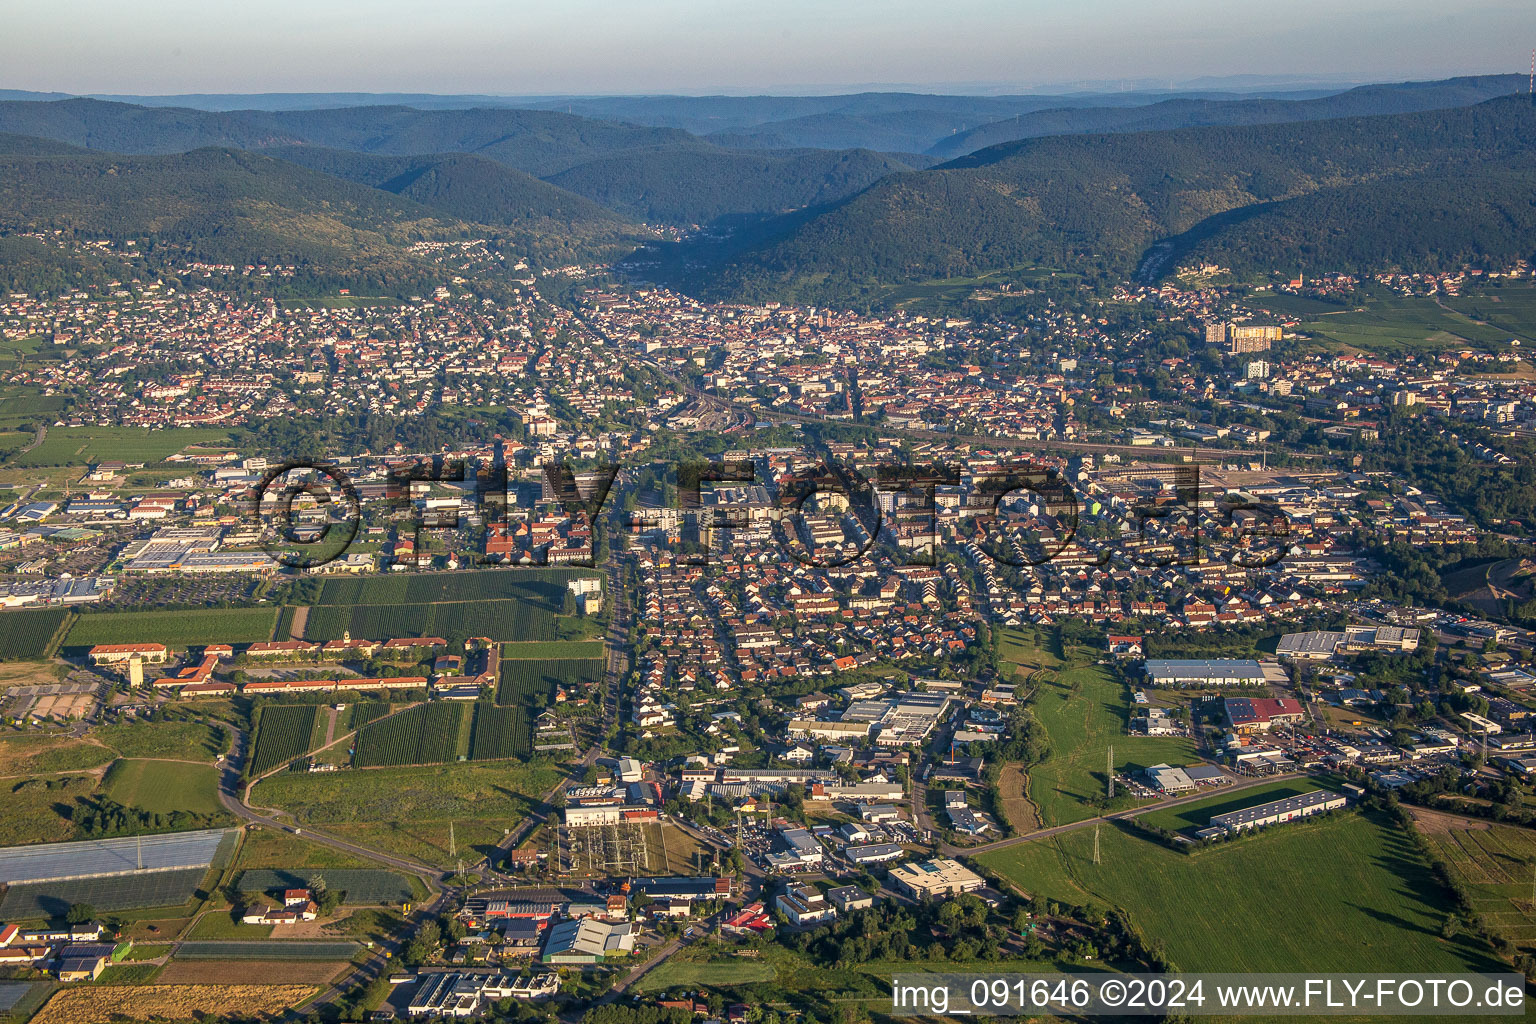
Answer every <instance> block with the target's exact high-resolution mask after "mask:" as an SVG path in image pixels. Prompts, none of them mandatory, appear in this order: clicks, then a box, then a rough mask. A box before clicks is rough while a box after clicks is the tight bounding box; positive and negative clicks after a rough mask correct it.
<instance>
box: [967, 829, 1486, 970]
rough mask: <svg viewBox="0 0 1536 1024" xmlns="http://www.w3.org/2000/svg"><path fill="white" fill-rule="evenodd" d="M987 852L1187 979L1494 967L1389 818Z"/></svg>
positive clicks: (1105, 833)
mask: <svg viewBox="0 0 1536 1024" xmlns="http://www.w3.org/2000/svg"><path fill="white" fill-rule="evenodd" d="M1093 836H1094V829H1092V828H1081V829H1077V830H1075V831H1072V832H1069V833H1065V834H1063V835H1061V836H1057V837H1055V838H1054V839H1049V840H1040V841H1037V842H1032V843H1024V844H1021V845H1018V846H1014V847H1010V848H1008V849H1005V850H999V851H996V852H993V853H989V854H984V855H982V856H981V857H980V858H978V859H979V860H980V862H981V863H982V864H984V865H986V866H987V867H989V868H991V869H993V870H995V871H997V872H999V873H1001V874H1003V875H1005V876H1006V877H1008V878H1009V879H1010V880H1012V881H1013V882H1014V883H1016V884H1017V885H1019V886H1020V887H1021V888H1023V889H1024V890H1025V891H1027V892H1030V893H1038V894H1041V895H1044V896H1046V897H1047V898H1053V899H1060V900H1065V901H1068V902H1071V903H1075V904H1081V903H1086V902H1090V901H1092V902H1096V903H1098V904H1100V905H1112V906H1118V907H1121V908H1123V909H1124V910H1125V911H1126V913H1127V914H1129V915H1130V917H1131V919H1132V921H1133V922H1134V923H1135V924H1136V925H1137V926H1138V927H1139V928H1140V930H1141V931H1142V933H1143V934H1144V935H1147V936H1149V937H1151V938H1155V939H1158V940H1161V941H1162V942H1163V943H1165V944H1166V945H1167V947H1168V951H1169V954H1170V955H1171V957H1172V959H1173V961H1174V963H1176V964H1177V965H1178V966H1179V967H1180V968H1181V969H1183V970H1187V971H1309V970H1311V971H1361V972H1366V971H1390V972H1410V971H1426V972H1427V971H1494V970H1500V969H1503V968H1502V967H1501V966H1500V965H1499V964H1498V963H1496V962H1495V961H1494V960H1493V959H1492V957H1491V956H1489V955H1488V954H1487V953H1486V952H1485V950H1484V949H1483V947H1482V946H1481V944H1480V943H1479V942H1477V941H1475V940H1473V939H1471V938H1469V937H1466V936H1462V937H1459V938H1457V939H1456V940H1454V941H1452V942H1446V941H1444V940H1442V939H1441V938H1440V934H1439V932H1440V925H1441V923H1442V922H1443V921H1444V919H1445V915H1446V912H1447V911H1448V909H1449V906H1450V904H1449V893H1448V892H1447V891H1446V890H1445V889H1444V887H1443V886H1441V885H1440V884H1439V883H1438V882H1437V881H1436V880H1435V878H1434V876H1433V874H1432V873H1431V871H1430V868H1429V866H1428V864H1427V863H1426V862H1425V860H1424V858H1423V857H1422V856H1421V855H1420V854H1419V853H1418V852H1417V851H1416V850H1415V849H1414V847H1413V845H1412V843H1411V841H1410V839H1409V837H1408V836H1406V835H1404V834H1403V833H1402V832H1401V831H1400V830H1399V829H1397V828H1396V827H1395V826H1394V825H1392V824H1391V823H1390V822H1388V821H1387V820H1386V819H1379V818H1367V817H1362V816H1358V815H1354V814H1351V815H1346V816H1342V817H1335V818H1330V819H1328V820H1319V821H1307V822H1300V823H1294V824H1290V825H1287V826H1285V827H1283V828H1279V829H1275V830H1273V831H1271V832H1269V833H1267V834H1264V835H1262V836H1258V837H1256V838H1253V839H1248V840H1244V841H1241V842H1237V843H1233V844H1230V845H1225V846H1217V847H1213V848H1211V849H1208V850H1203V851H1200V852H1198V853H1195V854H1193V855H1190V854H1183V853H1176V852H1174V851H1173V850H1170V849H1168V848H1166V847H1164V846H1162V845H1160V844H1158V843H1153V842H1149V841H1148V840H1145V839H1142V838H1139V837H1137V836H1134V835H1132V834H1130V833H1128V832H1127V831H1125V830H1122V829H1121V828H1119V827H1116V826H1112V825H1106V826H1104V827H1103V828H1102V829H1101V830H1100V863H1099V864H1097V865H1096V864H1094V863H1093V844H1094V839H1093Z"/></svg>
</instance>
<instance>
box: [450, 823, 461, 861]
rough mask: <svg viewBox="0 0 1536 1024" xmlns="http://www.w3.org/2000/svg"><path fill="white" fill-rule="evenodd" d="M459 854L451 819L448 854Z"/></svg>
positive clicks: (452, 855)
mask: <svg viewBox="0 0 1536 1024" xmlns="http://www.w3.org/2000/svg"><path fill="white" fill-rule="evenodd" d="M458 854H459V848H458V846H457V844H455V842H454V839H453V822H451V821H450V822H449V823H448V856H450V857H457V856H458Z"/></svg>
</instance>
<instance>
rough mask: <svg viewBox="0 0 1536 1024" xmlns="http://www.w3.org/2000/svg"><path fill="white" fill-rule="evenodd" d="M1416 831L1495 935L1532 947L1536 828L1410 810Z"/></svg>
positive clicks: (1535, 932) (1534, 940) (1535, 936)
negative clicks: (1465, 892)
mask: <svg viewBox="0 0 1536 1024" xmlns="http://www.w3.org/2000/svg"><path fill="white" fill-rule="evenodd" d="M1413 810H1414V817H1415V819H1416V820H1417V822H1418V828H1419V834H1420V835H1422V836H1423V837H1424V840H1425V841H1426V842H1427V843H1429V846H1430V848H1431V849H1432V850H1434V852H1435V855H1436V856H1437V857H1439V858H1440V859H1441V860H1443V861H1445V862H1446V863H1447V864H1448V865H1449V866H1450V869H1451V872H1452V873H1453V874H1454V876H1455V877H1456V879H1457V880H1458V881H1459V882H1460V883H1461V884H1462V885H1463V886H1465V887H1466V889H1467V891H1468V893H1469V894H1470V897H1471V901H1472V909H1473V910H1474V911H1475V912H1476V913H1477V915H1478V917H1480V918H1482V919H1483V920H1484V921H1486V922H1487V923H1488V925H1489V926H1490V927H1491V928H1493V929H1494V931H1495V933H1496V934H1498V935H1501V936H1503V937H1504V938H1506V939H1508V940H1509V941H1510V942H1513V943H1515V944H1516V945H1517V946H1519V947H1520V949H1521V950H1523V951H1525V952H1527V953H1530V952H1532V951H1536V902H1533V900H1532V897H1533V895H1536V893H1533V891H1532V890H1533V885H1536V831H1532V830H1531V829H1526V828H1516V827H1515V826H1513V825H1497V824H1493V823H1491V822H1488V821H1483V820H1480V819H1476V818H1471V819H1469V818H1457V817H1454V816H1452V815H1448V814H1441V813H1438V812H1424V811H1421V810H1420V809H1418V808H1414V809H1413Z"/></svg>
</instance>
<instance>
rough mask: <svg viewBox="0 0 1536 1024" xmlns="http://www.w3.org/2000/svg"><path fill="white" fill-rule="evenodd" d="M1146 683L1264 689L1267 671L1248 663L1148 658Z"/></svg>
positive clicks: (1230, 660) (1244, 661) (1255, 664)
mask: <svg viewBox="0 0 1536 1024" xmlns="http://www.w3.org/2000/svg"><path fill="white" fill-rule="evenodd" d="M1146 673H1147V682H1148V683H1149V684H1150V685H1152V686H1262V685H1263V684H1264V669H1263V668H1261V667H1260V666H1259V663H1258V662H1256V661H1254V660H1252V659H1251V658H1249V659H1231V658H1220V659H1211V660H1194V661H1179V660H1172V659H1167V658H1148V659H1147V664H1146Z"/></svg>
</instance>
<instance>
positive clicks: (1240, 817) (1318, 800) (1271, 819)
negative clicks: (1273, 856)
mask: <svg viewBox="0 0 1536 1024" xmlns="http://www.w3.org/2000/svg"><path fill="white" fill-rule="evenodd" d="M1347 803H1348V801H1347V800H1346V799H1345V798H1344V797H1342V796H1340V795H1339V794H1338V793H1329V792H1326V791H1324V790H1321V789H1315V790H1313V791H1312V792H1310V793H1302V794H1301V795H1300V796H1288V797H1286V798H1285V799H1284V800H1274V801H1271V802H1270V803H1267V804H1259V805H1258V806H1257V807H1244V808H1243V809H1242V810H1239V811H1228V812H1227V813H1226V814H1218V815H1215V816H1214V817H1212V818H1211V826H1212V827H1214V828H1219V829H1222V830H1223V831H1225V832H1227V833H1229V834H1235V833H1237V832H1241V831H1243V830H1244V829H1248V828H1263V827H1265V826H1267V825H1278V824H1280V823H1281V822H1284V821H1294V820H1295V819H1297V818H1307V817H1310V816H1312V815H1314V814H1323V813H1324V812H1327V811H1334V810H1338V809H1339V808H1341V807H1343V806H1344V805H1345V804H1347Z"/></svg>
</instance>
